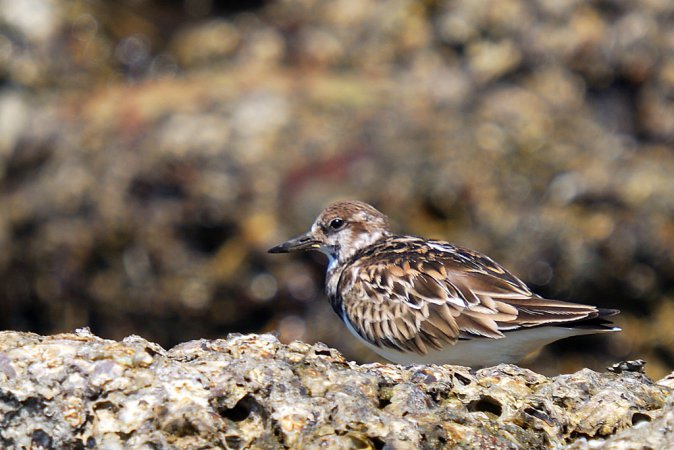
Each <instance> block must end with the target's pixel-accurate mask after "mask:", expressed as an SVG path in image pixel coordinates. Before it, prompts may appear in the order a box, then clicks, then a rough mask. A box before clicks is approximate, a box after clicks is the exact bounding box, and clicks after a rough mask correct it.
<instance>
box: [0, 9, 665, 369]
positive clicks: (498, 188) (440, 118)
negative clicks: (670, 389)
mask: <svg viewBox="0 0 674 450" xmlns="http://www.w3.org/2000/svg"><path fill="white" fill-rule="evenodd" d="M339 198H354V199H360V200H364V201H368V202H371V203H373V204H375V205H376V206H377V207H379V208H380V209H381V210H382V211H384V212H386V213H388V214H389V215H390V216H391V217H392V219H393V221H394V222H395V223H396V224H397V227H398V228H399V230H401V231H404V232H408V233H412V234H418V235H424V236H429V237H436V238H443V239H447V240H450V241H452V242H455V243H458V244H461V245H465V246H469V247H472V248H475V249H478V250H481V251H483V252H485V253H487V254H489V255H491V256H493V257H494V258H495V259H496V260H498V261H500V262H501V263H503V264H504V265H505V266H506V267H508V268H510V269H511V270H512V271H513V272H514V273H516V274H518V275H519V276H521V277H522V278H523V279H524V280H525V281H527V282H528V283H529V284H530V285H531V286H532V288H534V290H536V291H537V292H538V293H540V294H542V295H545V296H549V297H552V298H558V299H568V300H575V301H578V302H586V303H592V304H597V305H601V306H605V307H617V308H621V309H623V310H624V313H623V314H622V315H621V316H620V317H619V318H618V320H617V321H618V323H619V325H621V326H622V327H623V328H624V331H623V332H622V333H620V334H619V335H612V336H610V337H596V336H595V337H588V338H582V339H581V338H576V339H574V340H569V341H566V342H561V343H558V344H556V345H554V346H551V347H550V348H548V349H547V350H545V351H544V352H543V353H542V354H541V355H539V356H538V358H536V359H534V360H532V361H530V362H529V363H528V366H529V367H531V368H533V369H535V370H538V371H541V372H543V373H548V374H549V373H558V372H560V371H561V372H567V371H572V370H576V369H578V368H580V367H584V366H589V367H593V368H596V369H601V368H603V367H604V366H605V365H607V364H608V363H610V362H615V361H616V360H620V359H626V358H635V357H638V358H644V359H646V360H647V361H648V363H649V365H648V366H647V372H648V373H649V374H650V375H651V376H653V377H656V378H660V377H662V376H664V375H665V374H666V373H668V372H670V371H671V370H672V369H674V326H673V325H672V324H673V323H674V302H673V301H672V298H674V3H672V2H670V1H669V0H638V1H634V2H628V1H621V0H603V1H602V0H593V1H592V0H591V1H581V0H568V1H564V2H558V1H553V0H542V1H539V2H526V1H524V0H474V1H470V2H460V1H441V0H438V1H425V2H416V1H412V0H409V1H406V0H394V1H390V2H379V1H374V0H301V1H297V0H296V1H290V0H286V1H252V2H225V1H215V0H182V1H178V0H173V1H162V2H160V1H157V0H154V1H152V0H126V1H104V0H89V1H83V0H24V1H20V2H19V1H15V0H0V329H15V330H30V331H35V332H39V333H55V332H59V331H69V330H73V329H75V328H77V327H81V326H85V325H88V326H90V327H91V328H92V331H93V332H94V333H96V334H98V335H101V336H104V337H109V338H115V339H119V338H121V337H123V336H125V335H128V334H140V335H142V336H143V337H145V338H147V339H149V340H152V341H156V342H159V343H160V344H162V345H164V346H166V347H170V346H172V345H175V344H177V343H179V342H182V341H185V340H188V339H194V338H200V337H204V338H215V337H220V336H224V335H225V334H226V333H228V332H234V331H236V332H253V331H255V332H262V331H274V330H275V331H277V332H278V333H279V336H280V339H281V340H282V341H284V342H289V341H291V340H293V339H302V340H305V341H308V342H314V341H317V340H321V341H324V342H326V343H327V344H329V345H331V346H334V347H336V348H338V349H340V350H342V351H343V352H344V353H345V355H346V356H347V357H349V358H354V359H357V360H359V361H370V360H374V359H376V358H375V357H374V356H373V355H371V354H369V353H367V352H366V351H365V350H364V349H363V348H362V347H360V346H359V345H358V344H357V343H356V342H355V341H354V339H352V338H351V337H350V336H349V335H348V332H347V331H346V330H345V328H344V327H343V325H342V324H341V322H340V321H339V320H338V319H337V317H335V316H334V315H333V313H332V311H331V310H330V307H329V305H328V302H327V301H326V300H325V298H324V295H323V293H322V284H323V271H324V261H323V260H322V257H321V256H320V255H307V256H297V257H292V256H277V255H267V254H266V253H265V251H266V249H267V248H268V247H270V246H271V245H273V244H276V243H278V242H281V241H283V240H285V239H287V238H288V237H290V236H294V235H296V234H299V233H300V232H302V231H304V230H305V229H306V228H307V227H308V226H309V224H310V223H311V222H312V221H313V219H314V217H315V215H316V214H317V213H318V212H319V211H320V210H321V209H322V208H323V207H324V206H325V205H326V204H327V203H328V202H330V201H333V200H335V199H339Z"/></svg>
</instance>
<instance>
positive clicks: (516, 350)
mask: <svg viewBox="0 0 674 450" xmlns="http://www.w3.org/2000/svg"><path fill="white" fill-rule="evenodd" d="M344 322H345V323H346V326H347V328H348V329H349V331H350V332H351V333H352V334H353V335H354V336H356V337H357V338H358V339H359V340H360V341H361V342H362V343H364V344H365V345H366V346H367V347H368V348H370V349H371V350H372V351H374V352H375V353H377V354H378V355H380V356H382V357H383V358H385V359H387V360H389V361H391V362H394V363H396V364H456V365H460V366H468V367H486V366H495V365H497V364H501V363H515V362H518V361H520V360H521V359H523V358H524V357H525V356H526V355H528V354H529V353H531V352H533V351H534V350H537V349H539V348H541V347H542V346H544V345H547V344H549V343H551V342H554V341H558V340H560V339H564V338H567V337H571V336H581V335H584V334H596V333H601V332H604V331H598V330H584V329H578V328H562V327H536V328H524V329H520V330H517V331H510V332H507V333H505V337H504V338H502V339H489V338H475V339H470V340H461V341H457V342H456V344H454V345H446V346H445V347H444V348H442V349H440V350H432V349H431V350H429V351H428V353H426V354H425V355H420V354H418V353H415V352H402V351H398V350H394V349H391V348H381V347H377V346H376V345H373V344H371V343H370V342H368V341H366V340H364V339H363V338H362V337H360V335H358V333H357V332H356V330H355V329H354V328H353V326H352V325H351V324H350V323H349V321H348V320H345V321H344ZM610 331H614V330H606V331H605V332H610ZM615 331H617V329H616V330H615Z"/></svg>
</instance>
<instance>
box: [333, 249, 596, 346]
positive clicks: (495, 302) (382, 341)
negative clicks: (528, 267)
mask: <svg viewBox="0 0 674 450" xmlns="http://www.w3.org/2000/svg"><path fill="white" fill-rule="evenodd" d="M401 239H403V240H405V245H400V240H401ZM391 242H394V243H391ZM429 243H430V244H431V245H429ZM378 247H379V248H377V249H376V251H370V252H369V254H368V255H363V256H361V257H358V258H354V260H353V263H352V264H351V265H350V267H348V268H346V269H345V274H347V273H348V275H347V276H346V277H345V276H344V275H343V276H342V280H340V285H342V286H340V290H339V291H340V292H341V293H342V298H341V307H342V308H343V311H344V313H345V315H346V317H347V318H348V319H349V321H350V322H351V324H352V325H353V327H354V329H355V330H356V331H357V332H358V333H359V334H360V335H361V336H363V337H365V338H366V339H368V340H369V341H371V342H373V343H375V344H376V345H378V346H382V347H391V348H396V349H400V350H404V351H414V352H417V353H421V354H425V353H427V352H428V350H429V349H439V348H441V347H442V346H443V345H446V344H450V345H451V344H454V343H455V342H456V341H457V339H459V338H476V337H485V338H492V339H499V338H502V337H504V335H503V333H502V332H503V331H508V330H514V329H517V328H521V327H532V326H538V325H544V324H555V323H563V322H571V321H578V320H582V319H591V318H594V317H597V316H598V314H599V312H598V310H597V308H596V307H594V306H588V305H580V304H573V303H567V302H563V301H559V300H548V299H543V298H541V297H539V296H537V295H535V294H533V293H532V292H531V291H530V290H529V288H528V287H527V286H526V285H525V284H524V283H523V282H522V281H520V280H519V279H518V278H517V277H515V276H514V275H512V274H511V273H510V272H508V271H507V270H505V269H504V268H503V267H501V266H500V265H499V264H497V263H496V262H494V261H493V260H492V259H490V258H488V257H487V256H484V255H482V254H480V253H477V252H474V251H472V250H468V249H463V248H460V247H455V246H452V245H451V244H448V243H445V242H441V241H423V240H422V239H419V238H413V237H400V236H398V237H395V238H394V239H391V240H389V242H384V243H382V244H379V246H378ZM342 282H343V283H342Z"/></svg>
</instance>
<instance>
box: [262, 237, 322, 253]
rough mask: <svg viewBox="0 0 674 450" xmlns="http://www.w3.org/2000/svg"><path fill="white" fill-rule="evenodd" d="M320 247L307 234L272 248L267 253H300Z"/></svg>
mask: <svg viewBox="0 0 674 450" xmlns="http://www.w3.org/2000/svg"><path fill="white" fill-rule="evenodd" d="M320 247H321V243H320V242H319V241H317V240H316V239H314V238H313V237H311V236H310V235H309V233H305V234H303V235H301V236H297V237H296V238H293V239H291V240H289V241H286V242H284V243H283V244H279V245H277V246H276V247H272V248H270V249H269V250H267V252H269V253H290V252H301V251H303V250H317V249H319V248H320Z"/></svg>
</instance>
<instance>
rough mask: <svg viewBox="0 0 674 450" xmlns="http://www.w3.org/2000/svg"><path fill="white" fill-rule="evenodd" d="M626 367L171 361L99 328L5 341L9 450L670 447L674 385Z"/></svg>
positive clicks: (227, 346)
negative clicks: (545, 372) (561, 370)
mask: <svg viewBox="0 0 674 450" xmlns="http://www.w3.org/2000/svg"><path fill="white" fill-rule="evenodd" d="M625 367H626V368H627V370H623V371H621V370H619V369H617V370H614V371H613V372H608V371H607V372H604V373H597V372H593V371H590V370H587V369H584V370H581V371H579V372H576V373H574V374H569V375H559V376H556V377H553V378H547V377H545V376H542V375H539V374H537V373H534V372H532V371H530V370H527V369H522V368H519V367H517V366H514V365H500V366H497V367H492V368H486V369H482V370H478V371H472V370H470V369H469V368H465V367H459V366H409V367H403V366H398V365H387V364H367V365H358V364H355V363H352V362H348V361H346V360H345V359H344V358H343V357H342V356H341V354H340V353H339V352H337V351H336V350H333V349H331V348H328V347H326V346H325V345H324V344H320V343H319V344H315V345H310V344H306V343H302V342H293V343H291V344H288V345H285V344H282V343H280V342H279V341H278V339H276V337H274V336H272V335H269V334H264V335H230V336H228V337H227V338H226V339H220V340H197V341H191V342H186V343H184V344H181V345H178V346H176V347H174V348H172V349H171V350H168V351H167V350H165V349H163V348H161V347H160V346H159V345H157V344H154V343H151V342H148V341H146V340H144V339H143V338H140V337H138V336H130V337H128V338H126V339H124V340H123V341H121V342H117V341H111V340H106V339H102V338H99V337H97V336H94V335H93V334H91V333H90V332H89V331H88V330H87V329H82V330H78V331H76V332H75V333H73V334H59V335H53V336H40V335H36V334H31V333H23V332H13V331H5V332H2V333H0V446H2V448H33V449H38V448H44V449H46V448H59V449H60V448H104V449H117V448H119V449H121V448H148V449H149V448H153V449H164V448H167V449H168V448H179V449H196V448H200V449H204V448H305V449H311V448H339V449H348V448H359V449H365V448H390V449H407V448H409V449H418V448H450V447H451V448H495V449H500V448H556V447H559V446H567V445H571V446H573V448H577V449H581V448H590V447H591V448H640V447H642V444H643V445H647V446H648V447H649V448H664V447H665V446H666V445H667V443H668V442H669V443H671V441H672V429H674V408H673V404H672V401H673V398H674V397H673V396H672V393H673V389H672V386H671V379H670V380H667V379H664V380H662V382H661V383H655V382H653V381H651V380H650V379H649V378H648V377H646V376H645V375H643V374H642V373H640V372H639V371H629V370H631V368H630V366H629V365H628V366H624V367H623V368H625ZM634 367H636V368H637V369H638V367H639V365H636V366H634ZM668 440H669V441H668Z"/></svg>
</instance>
